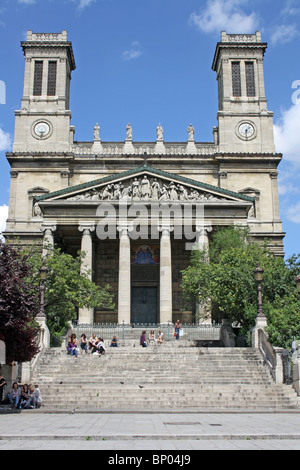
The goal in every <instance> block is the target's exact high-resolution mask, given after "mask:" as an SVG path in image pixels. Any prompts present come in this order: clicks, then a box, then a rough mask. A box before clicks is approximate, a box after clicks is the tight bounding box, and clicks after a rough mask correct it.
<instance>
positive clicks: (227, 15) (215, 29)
mask: <svg viewBox="0 0 300 470" xmlns="http://www.w3.org/2000/svg"><path fill="white" fill-rule="evenodd" d="M247 3H248V0H207V3H206V6H205V8H204V9H203V10H200V12H199V14H197V13H195V12H194V13H192V14H191V16H190V19H189V22H190V24H191V25H193V26H196V27H197V28H198V29H200V30H201V31H203V32H204V33H220V31H222V30H223V31H224V30H225V31H227V32H228V33H254V32H255V31H256V30H257V28H258V24H259V19H258V16H257V14H256V13H255V12H251V13H248V14H247V13H246V12H245V7H246V5H247Z"/></svg>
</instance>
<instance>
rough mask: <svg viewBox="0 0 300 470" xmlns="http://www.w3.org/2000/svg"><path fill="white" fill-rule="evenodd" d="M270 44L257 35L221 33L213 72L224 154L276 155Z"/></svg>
mask: <svg viewBox="0 0 300 470" xmlns="http://www.w3.org/2000/svg"><path fill="white" fill-rule="evenodd" d="M266 48H267V44H266V43H263V42H262V41H261V34H260V32H256V33H255V34H227V33H226V32H225V31H222V33H221V41H220V42H218V44H217V47H216V51H215V56H214V60H213V65H212V69H213V70H214V71H215V72H216V73H217V81H218V97H219V105H218V108H219V109H218V115H217V118H218V144H219V151H220V152H221V153H227V152H230V153H236V152H238V153H239V152H242V153H274V152H275V145H274V136H273V113H272V112H270V111H268V110H267V99H266V95H265V83H264V70H263V59H264V53H265V50H266Z"/></svg>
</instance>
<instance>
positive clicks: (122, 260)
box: [117, 224, 132, 325]
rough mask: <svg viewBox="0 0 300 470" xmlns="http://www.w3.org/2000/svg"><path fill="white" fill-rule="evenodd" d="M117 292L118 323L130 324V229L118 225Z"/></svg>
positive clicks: (126, 226)
mask: <svg viewBox="0 0 300 470" xmlns="http://www.w3.org/2000/svg"><path fill="white" fill-rule="evenodd" d="M117 228H118V231H119V233H120V245H119V290H118V323H119V324H121V323H123V322H124V323H125V324H128V325H129V324H130V320H131V272H130V271H131V269H130V238H129V232H130V231H131V230H132V227H129V226H128V225H126V224H124V225H119V226H118V227H117Z"/></svg>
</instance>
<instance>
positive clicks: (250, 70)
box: [245, 62, 255, 96]
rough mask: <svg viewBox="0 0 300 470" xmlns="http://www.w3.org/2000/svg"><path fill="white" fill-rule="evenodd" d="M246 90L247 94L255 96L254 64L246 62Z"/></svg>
mask: <svg viewBox="0 0 300 470" xmlns="http://www.w3.org/2000/svg"><path fill="white" fill-rule="evenodd" d="M245 67H246V90H247V96H255V80H254V64H253V62H246V63H245Z"/></svg>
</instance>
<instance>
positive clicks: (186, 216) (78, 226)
mask: <svg viewBox="0 0 300 470" xmlns="http://www.w3.org/2000/svg"><path fill="white" fill-rule="evenodd" d="M146 185H147V187H145V186H146ZM36 204H38V207H39V208H40V211H37V213H38V214H39V215H38V217H39V218H41V217H42V218H43V223H42V225H41V230H42V231H43V234H44V246H45V247H44V251H45V250H46V249H47V245H48V246H49V244H51V245H53V244H54V240H56V242H58V243H61V244H63V245H64V247H65V249H67V250H68V251H70V252H71V253H75V252H76V250H78V249H81V251H83V252H85V258H84V264H83V266H82V272H83V273H86V274H88V275H89V277H90V278H93V280H95V281H96V282H97V283H100V284H105V283H106V281H109V283H110V284H111V285H112V288H113V291H114V294H115V297H116V298H117V299H118V301H117V306H118V307H117V310H116V311H115V312H114V313H113V314H112V313H109V312H99V311H98V312H94V311H93V310H91V309H85V308H83V309H80V310H79V317H78V321H79V322H81V323H93V322H94V321H96V320H97V321H99V322H104V321H105V319H107V318H110V319H113V320H114V322H117V323H123V322H124V323H125V324H130V323H133V322H134V323H142V322H146V321H147V320H148V322H149V321H151V322H153V323H160V324H166V323H172V322H173V321H174V318H175V317H178V316H181V317H182V315H183V314H182V312H181V310H182V309H183V306H184V304H183V302H182V300H181V301H180V295H178V292H179V291H180V286H179V284H180V271H181V270H182V269H185V268H186V267H187V266H188V262H189V258H190V253H191V250H192V249H195V248H196V247H197V248H198V249H201V250H208V244H209V234H210V232H211V231H212V230H213V227H216V226H219V225H220V224H221V225H229V224H230V223H231V222H232V219H233V217H235V220H236V223H238V224H240V225H245V224H246V222H247V217H248V212H249V210H250V209H251V208H252V207H253V205H254V204H255V200H254V198H253V197H250V196H245V195H241V194H237V193H234V192H232V191H228V190H223V189H220V188H218V187H214V186H211V185H207V184H204V183H200V182H197V181H194V180H191V179H187V178H184V177H181V176H179V175H176V174H171V173H168V172H165V171H161V170H157V169H155V168H153V167H150V166H148V165H144V166H142V167H140V168H137V169H136V170H134V171H129V172H128V171H127V172H123V173H119V174H118V175H113V176H112V177H110V178H103V179H99V180H94V181H91V182H90V183H87V184H84V185H78V186H73V187H69V188H66V189H63V190H60V191H56V192H53V193H47V194H45V195H43V196H38V197H36ZM41 214H42V216H41ZM220 214H222V216H221V217H220ZM108 259H110V264H108ZM143 312H144V313H143ZM194 314H195V312H194V311H193V310H190V311H188V312H186V313H185V315H186V317H187V318H188V319H189V321H192V320H193V319H194Z"/></svg>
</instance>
